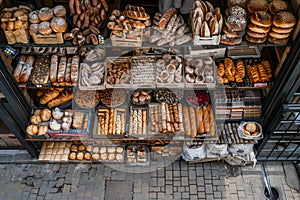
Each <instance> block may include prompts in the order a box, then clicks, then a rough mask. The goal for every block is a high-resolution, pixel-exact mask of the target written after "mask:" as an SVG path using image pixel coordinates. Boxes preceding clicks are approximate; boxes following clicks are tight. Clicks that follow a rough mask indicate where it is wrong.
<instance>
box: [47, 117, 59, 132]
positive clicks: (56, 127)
mask: <svg viewBox="0 0 300 200" xmlns="http://www.w3.org/2000/svg"><path fill="white" fill-rule="evenodd" d="M49 127H50V129H51V130H53V131H58V130H60V129H61V124H59V123H58V122H57V121H56V120H52V121H51V122H50V123H49Z"/></svg>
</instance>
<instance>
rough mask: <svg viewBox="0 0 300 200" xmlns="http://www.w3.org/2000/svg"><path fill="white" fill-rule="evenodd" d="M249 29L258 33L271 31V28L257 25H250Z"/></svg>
mask: <svg viewBox="0 0 300 200" xmlns="http://www.w3.org/2000/svg"><path fill="white" fill-rule="evenodd" d="M248 29H249V30H251V31H253V32H256V33H268V32H269V30H270V27H262V26H257V25H255V24H252V23H250V24H248Z"/></svg>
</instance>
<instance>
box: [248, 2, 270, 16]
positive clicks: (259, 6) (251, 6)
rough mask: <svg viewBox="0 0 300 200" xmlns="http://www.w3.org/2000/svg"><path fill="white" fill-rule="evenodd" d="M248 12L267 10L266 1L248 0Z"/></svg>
mask: <svg viewBox="0 0 300 200" xmlns="http://www.w3.org/2000/svg"><path fill="white" fill-rule="evenodd" d="M247 8H248V12H249V13H254V12H257V11H264V12H266V11H267V10H268V1H267V0H249V1H248V4H247Z"/></svg>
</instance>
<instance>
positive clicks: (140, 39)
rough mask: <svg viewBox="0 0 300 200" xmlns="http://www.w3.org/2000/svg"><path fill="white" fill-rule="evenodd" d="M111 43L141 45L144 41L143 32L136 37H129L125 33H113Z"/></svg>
mask: <svg viewBox="0 0 300 200" xmlns="http://www.w3.org/2000/svg"><path fill="white" fill-rule="evenodd" d="M110 38H111V44H112V46H119V47H141V46H142V42H143V33H141V34H140V35H139V36H137V37H136V38H134V39H128V38H126V37H125V35H123V37H117V36H115V35H111V36H110Z"/></svg>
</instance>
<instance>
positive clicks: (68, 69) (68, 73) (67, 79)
mask: <svg viewBox="0 0 300 200" xmlns="http://www.w3.org/2000/svg"><path fill="white" fill-rule="evenodd" d="M71 62H72V58H68V61H67V66H66V74H65V84H66V85H68V86H70V85H71Z"/></svg>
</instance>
